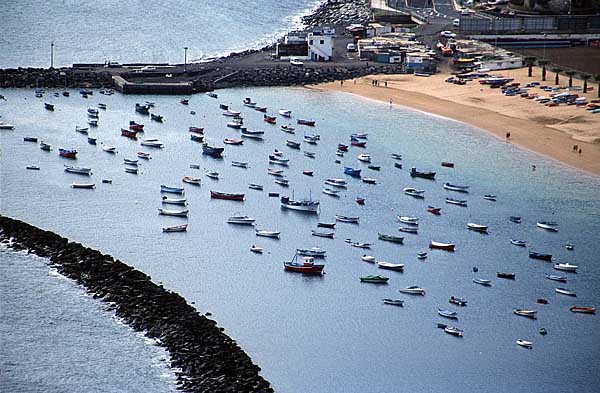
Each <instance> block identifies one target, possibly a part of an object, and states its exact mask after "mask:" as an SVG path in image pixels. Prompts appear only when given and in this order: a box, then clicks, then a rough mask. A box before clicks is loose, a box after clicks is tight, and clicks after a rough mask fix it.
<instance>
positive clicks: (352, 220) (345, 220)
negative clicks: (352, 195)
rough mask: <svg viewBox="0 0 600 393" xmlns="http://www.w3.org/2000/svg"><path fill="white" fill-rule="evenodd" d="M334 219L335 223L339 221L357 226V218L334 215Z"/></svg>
mask: <svg viewBox="0 0 600 393" xmlns="http://www.w3.org/2000/svg"><path fill="white" fill-rule="evenodd" d="M335 219H336V220H337V221H341V222H351V223H355V224H358V220H359V217H352V216H343V215H340V214H336V215H335Z"/></svg>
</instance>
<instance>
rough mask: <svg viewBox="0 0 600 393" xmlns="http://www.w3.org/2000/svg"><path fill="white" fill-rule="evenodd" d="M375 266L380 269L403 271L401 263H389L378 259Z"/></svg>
mask: <svg viewBox="0 0 600 393" xmlns="http://www.w3.org/2000/svg"><path fill="white" fill-rule="evenodd" d="M377 267H378V268H380V269H387V270H394V271H397V272H403V271H404V264H403V263H390V262H384V261H379V262H377Z"/></svg>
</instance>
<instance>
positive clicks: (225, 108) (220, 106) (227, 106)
mask: <svg viewBox="0 0 600 393" xmlns="http://www.w3.org/2000/svg"><path fill="white" fill-rule="evenodd" d="M219 109H223V110H224V111H226V110H227V109H229V105H225V104H219Z"/></svg>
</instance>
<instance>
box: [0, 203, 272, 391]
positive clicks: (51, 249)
mask: <svg viewBox="0 0 600 393" xmlns="http://www.w3.org/2000/svg"><path fill="white" fill-rule="evenodd" d="M0 240H1V241H2V242H4V243H9V244H10V246H11V248H13V249H15V250H28V251H29V252H31V253H33V254H36V255H38V256H41V257H45V258H48V259H49V261H50V262H49V264H50V265H51V266H53V267H55V268H56V269H57V270H58V271H59V272H60V273H61V274H63V275H64V276H66V277H69V278H71V279H73V280H75V281H76V282H77V283H78V284H81V285H83V286H84V287H85V288H86V289H87V291H88V292H89V293H91V294H93V296H94V297H95V298H98V299H101V300H102V301H104V302H107V303H109V304H110V305H111V308H112V309H114V311H115V313H116V315H117V316H118V317H120V318H122V319H123V320H124V321H125V322H126V323H127V324H128V325H129V326H131V327H132V328H133V329H135V330H136V331H140V332H145V334H146V335H147V336H148V337H151V338H154V339H156V340H157V342H158V343H159V344H160V345H161V346H163V347H164V348H166V349H167V350H168V351H169V353H170V357H171V366H172V367H173V368H175V369H176V370H178V371H177V372H176V373H177V379H178V382H177V383H178V387H177V388H178V389H179V390H181V391H185V392H231V393H234V392H261V393H263V392H264V393H270V392H273V389H272V388H271V387H270V384H269V382H267V381H266V380H265V379H263V378H262V377H261V376H260V375H259V371H260V368H259V367H258V366H257V365H255V364H254V363H253V362H252V360H251V359H250V357H249V356H248V355H247V354H246V353H245V352H244V351H243V350H242V349H241V348H240V347H239V346H238V345H237V344H236V343H235V341H233V340H232V339H231V338H229V337H228V336H227V335H225V334H224V333H223V328H220V327H218V326H217V324H216V322H215V321H213V320H210V319H208V318H207V317H206V316H204V315H201V314H199V313H198V311H197V310H196V309H195V308H194V307H192V306H191V305H189V304H187V303H186V301H185V299H183V298H182V297H181V296H179V295H178V294H176V293H174V292H171V291H169V290H167V289H165V288H163V287H162V286H161V285H157V284H155V283H153V282H152V281H151V279H150V277H149V276H147V275H146V274H144V273H142V272H140V271H138V270H135V269H134V268H132V267H131V266H128V265H126V264H125V263H123V262H121V261H119V260H116V259H114V258H113V257H111V256H110V255H106V254H102V253H101V252H99V251H96V250H93V249H91V248H88V247H85V246H83V245H81V244H79V243H76V242H71V241H69V240H68V239H66V238H63V237H61V236H59V235H57V234H55V233H53V232H49V231H45V230H42V229H39V228H36V227H34V226H32V225H29V224H27V223H24V222H22V221H19V220H15V219H12V218H8V217H5V216H2V215H0Z"/></svg>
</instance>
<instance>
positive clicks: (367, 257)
mask: <svg viewBox="0 0 600 393" xmlns="http://www.w3.org/2000/svg"><path fill="white" fill-rule="evenodd" d="M360 259H362V260H363V261H365V262H369V263H375V262H377V261H376V259H375V257H374V256H372V255H366V254H365V255H363V256H362V257H360Z"/></svg>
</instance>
